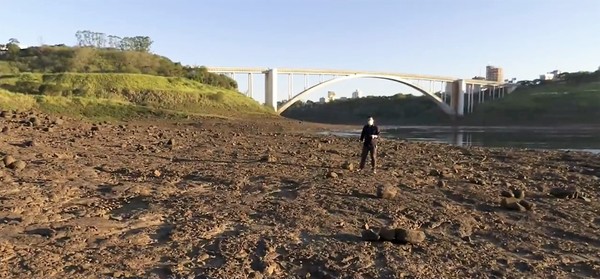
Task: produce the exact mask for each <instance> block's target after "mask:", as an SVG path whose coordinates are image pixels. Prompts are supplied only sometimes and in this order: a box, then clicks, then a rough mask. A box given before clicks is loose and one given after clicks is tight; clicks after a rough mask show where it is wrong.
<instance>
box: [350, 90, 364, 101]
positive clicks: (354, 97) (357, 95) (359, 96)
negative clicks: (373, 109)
mask: <svg viewBox="0 0 600 279" xmlns="http://www.w3.org/2000/svg"><path fill="white" fill-rule="evenodd" d="M361 97H362V92H360V90H358V89H356V91H354V92H352V98H353V99H358V98H361Z"/></svg>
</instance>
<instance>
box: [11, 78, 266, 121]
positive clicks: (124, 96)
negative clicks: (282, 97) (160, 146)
mask: <svg viewBox="0 0 600 279" xmlns="http://www.w3.org/2000/svg"><path fill="white" fill-rule="evenodd" d="M0 88H2V89H4V91H3V92H0V95H2V98H0V107H2V108H14V107H15V106H16V107H19V106H18V105H19V104H21V105H22V106H20V107H21V109H26V108H31V107H35V108H39V109H41V110H43V111H47V112H52V113H62V114H69V115H83V116H86V117H100V116H101V115H102V114H106V115H108V116H111V117H113V118H118V119H124V118H127V117H133V116H137V115H143V114H147V113H150V114H154V115H158V116H160V115H161V114H163V113H166V112H180V113H187V114H216V115H235V114H236V113H240V114H268V113H269V110H267V109H266V108H265V107H263V106H261V105H260V104H258V103H257V102H256V101H254V100H252V99H250V98H248V97H246V96H243V95H242V94H240V93H238V92H234V91H232V90H228V89H224V88H218V87H213V86H209V85H204V84H201V83H198V82H195V81H192V80H188V79H184V78H177V77H160V76H150V75H140V74H82V73H62V74H37V73H35V74H33V73H25V74H17V75H7V76H2V77H0ZM14 93H20V94H14ZM26 94H28V95H26ZM11 98H14V99H15V101H9V99H11ZM25 104H26V105H25Z"/></svg>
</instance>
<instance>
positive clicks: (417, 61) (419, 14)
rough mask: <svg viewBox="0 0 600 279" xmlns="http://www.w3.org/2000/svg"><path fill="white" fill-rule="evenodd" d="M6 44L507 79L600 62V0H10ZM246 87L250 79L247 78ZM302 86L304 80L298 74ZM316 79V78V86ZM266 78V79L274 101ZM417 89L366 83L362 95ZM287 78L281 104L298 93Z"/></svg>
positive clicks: (218, 62) (346, 85) (241, 79)
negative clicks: (131, 48) (146, 44)
mask: <svg viewBox="0 0 600 279" xmlns="http://www.w3.org/2000/svg"><path fill="white" fill-rule="evenodd" d="M0 18H1V19H2V25H0V41H8V39H9V38H17V39H18V40H19V41H20V42H21V44H22V45H24V46H32V45H40V44H49V45H51V44H60V43H64V44H67V45H74V44H75V43H76V39H75V32H77V31H78V30H91V31H96V32H103V33H106V34H111V35H117V36H121V37H126V36H137V35H143V36H150V37H151V38H152V40H153V41H154V43H153V45H152V52H153V53H156V54H160V55H163V56H166V57H169V58H170V59H172V60H174V61H179V62H181V63H183V64H186V65H198V66H200V65H205V66H228V67H229V66H231V67H268V68H325V69H346V70H364V71H387V72H399V73H411V74H430V75H442V76H452V77H457V78H472V77H473V76H478V75H485V66H486V65H495V66H498V67H502V68H503V69H504V72H505V78H513V77H514V78H517V79H518V80H523V79H535V78H537V77H539V75H540V74H542V73H546V72H549V71H552V70H555V69H558V70H562V71H570V72H572V71H580V70H586V71H594V70H596V69H598V67H599V66H600V20H598V19H599V18H600V1H599V0H569V1H565V0H212V1H209V0H187V1H184V0H169V1H167V0H161V1H159V0H53V1H48V0H19V1H15V0H0ZM236 80H237V81H238V83H239V90H240V91H243V92H245V91H246V90H247V88H248V86H247V77H246V76H242V75H240V76H237V77H236ZM294 80H295V81H296V82H295V83H294V87H293V90H292V91H293V92H292V93H294V92H295V93H298V92H300V91H301V90H302V89H303V88H304V82H303V77H301V76H296V77H294ZM317 81H318V79H317V78H313V81H312V83H313V84H314V83H316V82H317ZM263 88H264V80H262V79H260V78H256V79H255V80H254V88H253V89H254V95H255V97H256V99H257V100H258V101H261V102H262V101H263V100H264V96H263V93H262V92H264V89H263ZM355 89H360V90H361V91H362V92H363V93H364V94H369V95H392V94H396V93H411V92H409V91H410V90H409V89H408V88H407V87H406V86H403V85H400V84H396V83H394V82H390V81H380V80H370V79H359V80H351V81H347V82H343V83H339V84H337V85H332V86H331V87H328V88H326V89H324V90H323V92H317V93H315V95H314V96H310V97H309V99H313V100H316V99H318V98H319V97H322V96H324V95H325V94H326V92H327V91H328V90H332V91H335V92H336V93H337V95H339V96H350V94H351V92H352V91H354V90H355ZM287 97H288V85H287V77H285V76H280V79H279V100H282V99H287Z"/></svg>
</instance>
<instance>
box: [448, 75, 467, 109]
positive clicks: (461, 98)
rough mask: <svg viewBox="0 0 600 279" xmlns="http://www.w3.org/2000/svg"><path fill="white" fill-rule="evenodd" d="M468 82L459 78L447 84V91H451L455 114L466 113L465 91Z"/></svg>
mask: <svg viewBox="0 0 600 279" xmlns="http://www.w3.org/2000/svg"><path fill="white" fill-rule="evenodd" d="M466 89H467V84H466V83H465V80H463V79H459V80H456V81H454V82H449V83H447V84H446V92H450V96H451V97H450V107H451V108H452V111H453V112H454V115H455V116H458V117H462V116H464V115H465V91H466Z"/></svg>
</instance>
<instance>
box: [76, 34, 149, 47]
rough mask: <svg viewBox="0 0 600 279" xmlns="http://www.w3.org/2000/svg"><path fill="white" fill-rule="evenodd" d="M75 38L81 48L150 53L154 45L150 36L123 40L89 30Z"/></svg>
mask: <svg viewBox="0 0 600 279" xmlns="http://www.w3.org/2000/svg"><path fill="white" fill-rule="evenodd" d="M75 37H76V38H77V45H78V46H80V47H95V48H114V49H119V50H124V51H141V52H150V47H151V46H152V43H153V41H152V39H150V37H148V36H135V37H124V38H121V37H119V36H115V35H107V34H105V33H101V32H93V31H89V30H83V31H77V33H75Z"/></svg>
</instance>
